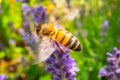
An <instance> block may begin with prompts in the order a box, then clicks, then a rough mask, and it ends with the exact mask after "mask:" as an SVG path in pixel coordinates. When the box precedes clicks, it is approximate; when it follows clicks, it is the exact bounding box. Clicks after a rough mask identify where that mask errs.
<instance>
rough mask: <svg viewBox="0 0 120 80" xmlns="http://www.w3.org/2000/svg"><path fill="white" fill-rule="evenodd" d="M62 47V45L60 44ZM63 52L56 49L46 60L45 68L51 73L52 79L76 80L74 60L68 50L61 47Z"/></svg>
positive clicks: (76, 70) (76, 69)
mask: <svg viewBox="0 0 120 80" xmlns="http://www.w3.org/2000/svg"><path fill="white" fill-rule="evenodd" d="M61 47H62V46H61ZM62 49H63V50H64V51H65V53H62V52H61V51H59V50H58V49H56V51H55V52H54V53H53V54H52V55H51V56H50V57H49V58H48V59H47V60H46V64H47V66H46V70H47V71H49V72H50V73H51V74H52V78H53V80H64V79H65V80H76V72H78V71H79V69H78V68H77V67H76V62H75V60H74V59H72V58H71V56H70V54H69V50H68V49H67V48H65V47H62Z"/></svg>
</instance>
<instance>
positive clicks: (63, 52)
mask: <svg viewBox="0 0 120 80" xmlns="http://www.w3.org/2000/svg"><path fill="white" fill-rule="evenodd" d="M55 44H56V45H57V48H58V49H59V50H60V51H61V52H62V53H65V52H64V50H63V49H62V48H61V47H60V46H59V44H58V43H57V42H56V41H55Z"/></svg>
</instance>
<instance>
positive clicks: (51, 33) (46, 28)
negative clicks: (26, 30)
mask: <svg viewBox="0 0 120 80" xmlns="http://www.w3.org/2000/svg"><path fill="white" fill-rule="evenodd" d="M36 33H37V35H38V36H40V37H42V36H48V37H49V38H51V39H53V40H54V41H55V42H56V44H57V43H60V44H61V45H63V46H65V47H67V48H69V49H71V50H74V51H80V50H81V45H80V42H79V41H78V40H77V39H76V37H75V36H73V35H72V34H71V33H70V32H68V31H66V30H65V29H63V28H58V29H57V28H56V27H55V25H54V24H52V23H48V24H40V25H39V26H37V28H36Z"/></svg>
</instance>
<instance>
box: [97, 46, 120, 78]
mask: <svg viewBox="0 0 120 80" xmlns="http://www.w3.org/2000/svg"><path fill="white" fill-rule="evenodd" d="M107 56H108V58H107V62H108V63H109V65H108V66H105V67H104V68H102V69H100V71H99V75H100V76H101V77H106V78H108V80H120V50H118V49H117V48H116V47H115V48H114V49H113V54H110V53H107Z"/></svg>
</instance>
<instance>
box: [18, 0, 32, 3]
mask: <svg viewBox="0 0 120 80" xmlns="http://www.w3.org/2000/svg"><path fill="white" fill-rule="evenodd" d="M16 1H17V2H24V3H28V2H30V0H16Z"/></svg>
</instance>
